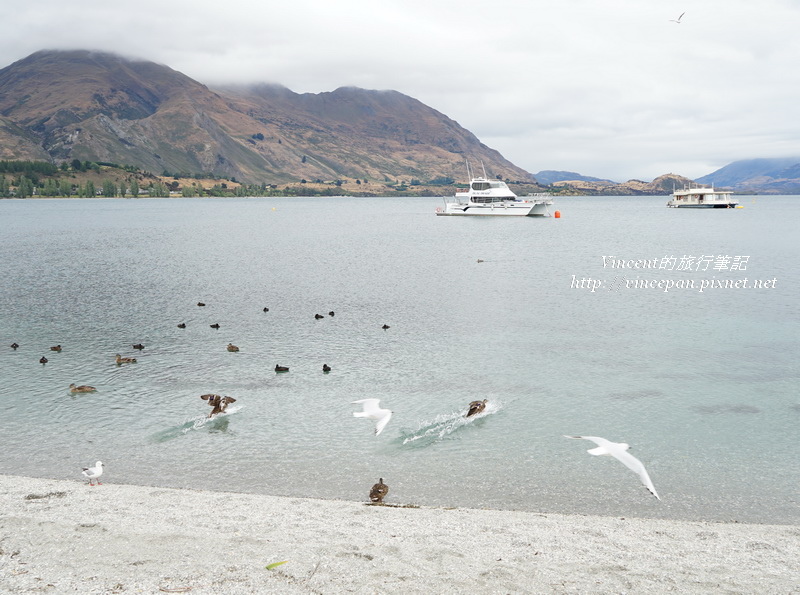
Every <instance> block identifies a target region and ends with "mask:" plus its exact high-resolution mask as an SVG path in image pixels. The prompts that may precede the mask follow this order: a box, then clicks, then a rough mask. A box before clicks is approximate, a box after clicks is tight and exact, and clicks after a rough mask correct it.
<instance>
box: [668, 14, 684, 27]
mask: <svg viewBox="0 0 800 595" xmlns="http://www.w3.org/2000/svg"><path fill="white" fill-rule="evenodd" d="M685 14H686V13H685V12H682V13H681V16H679V17H678V18H677V19H670V20H669V22H670V23H678V24H679V25H680V24H681V19H682V18H683V15H685Z"/></svg>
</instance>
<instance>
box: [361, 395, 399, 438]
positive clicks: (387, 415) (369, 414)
mask: <svg viewBox="0 0 800 595" xmlns="http://www.w3.org/2000/svg"><path fill="white" fill-rule="evenodd" d="M356 403H362V404H363V407H364V411H354V412H353V417H366V418H367V419H374V420H375V435H376V436H377V435H378V434H380V433H381V432H383V428H385V427H386V424H388V423H389V420H390V419H391V417H392V412H391V411H389V410H388V409H381V408H380V407H378V403H380V399H361V400H360V401H353V404H354V405H355V404H356Z"/></svg>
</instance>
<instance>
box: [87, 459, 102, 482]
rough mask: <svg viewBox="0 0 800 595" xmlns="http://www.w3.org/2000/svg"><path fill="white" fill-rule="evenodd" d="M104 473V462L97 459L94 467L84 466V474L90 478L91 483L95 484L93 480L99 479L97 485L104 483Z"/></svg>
mask: <svg viewBox="0 0 800 595" xmlns="http://www.w3.org/2000/svg"><path fill="white" fill-rule="evenodd" d="M102 474H103V463H101V462H100V461H97V462H96V463H95V464H94V467H88V468H87V467H84V468H83V475H84V477H86V478H87V479H88V480H89V485H90V486H93V485H94V484H93V483H92V481H93V480H95V479H96V480H97V485H103V484H101V483H100V479H99V478H100V476H101V475H102Z"/></svg>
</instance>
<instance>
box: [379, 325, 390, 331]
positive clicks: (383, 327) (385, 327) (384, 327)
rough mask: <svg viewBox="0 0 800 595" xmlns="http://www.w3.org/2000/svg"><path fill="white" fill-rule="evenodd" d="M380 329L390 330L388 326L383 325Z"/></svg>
mask: <svg viewBox="0 0 800 595" xmlns="http://www.w3.org/2000/svg"><path fill="white" fill-rule="evenodd" d="M381 328H382V329H383V330H386V329H387V328H391V327H390V326H389V325H388V324H384V325H383V326H382V327H381Z"/></svg>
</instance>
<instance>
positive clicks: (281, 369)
mask: <svg viewBox="0 0 800 595" xmlns="http://www.w3.org/2000/svg"><path fill="white" fill-rule="evenodd" d="M197 305H198V306H199V307H204V306H205V305H206V304H205V302H197ZM262 311H263V312H269V308H268V307H264V308H263V310H262ZM335 315H336V313H335V312H334V311H333V310H331V311H330V312H328V316H331V317H333V316H335ZM322 318H325V316H323V315H322V314H314V319H315V320H320V319H322ZM209 326H210V327H211V328H213V329H219V328H220V325H219V323H213V324H210V325H209ZM178 328H179V329H185V328H186V323H185V322H181V323H179V324H178ZM381 328H382V329H383V330H387V329H389V328H391V327H390V326H389V325H388V324H384V325H383V326H382V327H381ZM10 347H11V349H13V350H15V351H16V350H17V349H18V348H19V344H18V343H17V342H16V341H15V342H13V343H12V344H11V345H10ZM132 347H133V349H137V350H140V351H141V350H143V349H144V348H145V346H144V344H142V343H135V344H133V345H132ZM226 349H227V350H228V352H230V353H237V352H239V347H238V346H236V345H234V344H233V343H228V345H227V346H226ZM50 351H53V352H57V353H60V352H61V351H62V347H61V345H60V344H59V345H53V346H52V347H50ZM48 361H49V360H48V359H47V358H46V357H45V356H42V357H41V358H40V359H39V363H40V364H43V365H44V364H46V363H48ZM114 361H115V363H116V364H117V365H118V366H122V365H124V364H135V363H136V358H135V357H123V356H122V354H120V353H117V354H116V355H115V356H114ZM331 370H332V368H331V367H330V366H329V365H328V364H327V363H325V364H322V372H323V373H325V374H327V373H329V372H330V371H331ZM288 371H289V367H288V366H283V365H280V364H276V365H275V372H276V373H285V372H288ZM69 392H70V393H72V394H79V393H93V392H97V388H96V387H94V386H91V385H88V384H81V385H77V384H75V383H72V384H70V385H69ZM200 398H201V399H202V400H204V401H207V402H208V404H209V406H211V412H210V413H209V414H208V418H212V417H214V416H216V415H219V414H221V413H224V412H225V410H226V409H227V407H228V405H230V404H231V403H235V402H236V399H234V398H233V397H229V396H227V395H225V396H222V395H218V394H212V393H209V394H205V395H200ZM355 402H356V403H364V404H365V405H364V412H360V413H354V414H353V415H354V416H356V417H368V418H371V419H377V424H376V429H375V434H376V435H378V434H380V433H381V431H382V430H383V428H384V427H385V426H386V424H387V423H388V422H389V418H390V417H391V411H389V410H387V409H380V408H379V407H377V403H378V399H364V400H362V401H355ZM486 402H487V401H485V400H484V401H482V402H481V401H475V402H473V403H471V404H470V406H469V410H468V412H467V417H470V416H472V415H475V414H477V413H480V412H481V411H483V409H484V408H485V407H486ZM386 412H388V413H386ZM103 467H104V465H103V463H102V462H101V461H97V462H96V463H95V466H94V467H83V468H82V475H83V476H84V477H86V478H87V479H88V480H89V485H91V486H94V485H102V484H101V483H100V479H99V478H100V476H101V475H102V474H103ZM95 482H96V483H95ZM388 492H389V486H387V485H386V484H384V483H383V479H381V480H380V483H377V484H375V485H374V486H373V487H372V489H371V490H370V494H369V498H370V501H372V502H374V503H377V504H382V503H383V498H384V497H385V496H386V494H388Z"/></svg>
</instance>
